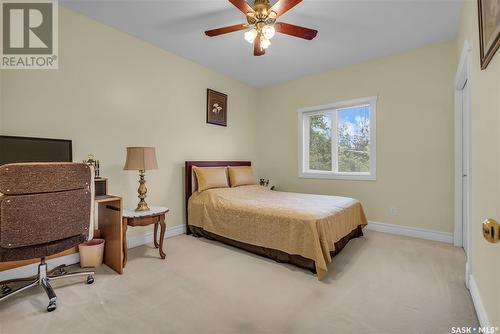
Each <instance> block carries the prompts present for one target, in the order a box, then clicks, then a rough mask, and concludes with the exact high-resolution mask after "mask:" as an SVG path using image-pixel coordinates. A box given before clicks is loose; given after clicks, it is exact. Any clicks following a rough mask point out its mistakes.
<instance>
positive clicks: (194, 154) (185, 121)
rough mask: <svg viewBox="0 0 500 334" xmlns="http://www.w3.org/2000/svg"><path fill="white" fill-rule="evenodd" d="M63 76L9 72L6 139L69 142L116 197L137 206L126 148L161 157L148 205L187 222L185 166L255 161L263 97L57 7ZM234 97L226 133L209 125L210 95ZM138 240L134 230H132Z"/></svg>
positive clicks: (173, 221)
mask: <svg viewBox="0 0 500 334" xmlns="http://www.w3.org/2000/svg"><path fill="white" fill-rule="evenodd" d="M59 24H60V29H59V31H60V36H59V38H60V39H59V41H60V42H59V46H60V63H59V70H48V71H42V70H37V71H3V73H2V74H3V77H2V81H3V86H2V90H1V93H2V94H1V98H2V99H3V100H4V103H3V105H4V108H5V110H4V111H5V114H4V127H3V132H4V133H6V134H12V135H27V136H39V137H56V138H69V139H72V140H73V149H74V159H75V160H76V161H79V160H82V159H84V158H86V156H87V154H89V153H93V154H95V155H96V157H97V158H98V159H100V161H101V169H102V173H101V174H102V175H103V176H107V177H109V178H110V192H111V193H112V194H117V195H121V196H123V197H124V203H125V204H126V206H127V207H133V206H134V205H135V204H137V201H138V199H137V197H136V196H137V195H136V194H137V187H138V183H137V178H138V176H137V175H138V173H136V172H131V171H123V170H122V168H123V164H124V162H125V147H126V146H142V145H151V146H155V147H156V148H157V157H158V164H159V168H160V169H159V170H153V171H149V172H147V174H146V179H147V186H148V198H147V201H148V202H149V203H150V204H154V205H164V206H168V207H170V208H171V213H170V214H169V218H168V225H169V226H173V225H178V224H181V223H182V222H183V215H184V211H183V188H182V187H183V178H182V175H183V170H182V168H183V163H184V161H185V160H189V159H250V160H254V159H255V155H256V146H255V143H256V139H255V136H256V128H255V125H256V118H255V116H254V111H253V108H252V106H253V102H254V101H255V97H256V93H257V92H256V90H255V89H254V88H251V87H249V86H247V85H244V84H242V83H240V82H238V81H235V80H232V79H230V78H228V77H226V76H224V75H221V74H218V73H216V72H214V71H212V70H209V69H207V68H205V67H202V66H199V65H197V64H194V63H192V62H190V61H188V60H185V59H182V58H180V57H177V56H175V55H173V54H171V53H168V52H166V51H163V50H161V49H159V48H156V47H154V46H152V45H150V44H148V43H145V42H143V41H141V40H139V39H136V38H134V37H131V36H129V35H127V34H124V33H122V32H119V31H117V30H114V29H112V28H109V27H107V26H104V25H102V24H99V23H97V22H95V21H93V20H91V19H89V18H86V17H84V16H81V15H79V14H77V13H75V12H73V11H70V10H67V9H65V8H63V7H60V23H59ZM207 88H212V89H215V90H218V91H222V92H225V93H227V94H228V96H229V100H228V104H229V116H228V124H229V126H228V127H227V128H225V127H220V126H214V125H209V124H206V123H205V110H206V109H205V108H206V89H207ZM130 232H131V233H138V231H137V229H130Z"/></svg>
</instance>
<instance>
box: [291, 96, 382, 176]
mask: <svg viewBox="0 0 500 334" xmlns="http://www.w3.org/2000/svg"><path fill="white" fill-rule="evenodd" d="M361 105H369V106H370V171H369V172H359V173H356V172H353V173H345V172H338V171H335V170H334V171H318V170H310V169H309V117H310V116H313V115H320V114H325V113H330V115H331V120H332V169H335V168H338V163H337V159H338V156H337V152H338V150H337V133H336V132H337V110H338V109H344V108H349V107H355V106H361ZM376 106H377V97H376V96H370V97H363V98H358V99H353V100H348V101H341V102H335V103H331V104H326V105H322V106H315V107H308V108H301V109H299V110H297V114H298V130H299V145H298V158H299V159H298V160H299V161H298V162H299V177H301V178H312V179H339V180H372V181H374V180H376V177H377V142H376V137H377V136H376Z"/></svg>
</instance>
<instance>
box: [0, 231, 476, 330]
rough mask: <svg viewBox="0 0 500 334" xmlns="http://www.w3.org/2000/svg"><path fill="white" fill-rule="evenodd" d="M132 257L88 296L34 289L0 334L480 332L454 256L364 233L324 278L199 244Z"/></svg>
mask: <svg viewBox="0 0 500 334" xmlns="http://www.w3.org/2000/svg"><path fill="white" fill-rule="evenodd" d="M166 253H167V260H166V261H161V260H159V259H158V258H157V250H156V249H154V248H152V247H150V246H147V247H146V246H143V247H138V248H135V249H133V250H131V251H130V253H129V254H130V257H129V258H130V260H129V263H128V264H127V268H126V270H125V274H124V275H122V276H119V275H116V274H114V273H113V272H112V271H111V270H109V269H108V268H107V267H102V268H101V269H100V270H99V275H97V276H96V281H95V284H94V285H91V286H87V285H85V284H83V283H80V282H78V281H71V282H68V281H66V282H64V283H63V285H61V284H60V283H59V284H58V285H57V286H56V288H57V289H56V293H57V295H58V298H59V301H58V309H57V310H56V311H55V312H53V313H46V312H45V307H46V303H47V299H46V296H45V294H44V293H43V292H42V290H41V289H40V290H39V291H38V290H37V289H35V290H31V291H30V292H29V293H26V294H23V295H19V296H17V297H13V298H12V299H9V300H7V301H5V302H3V303H0V333H2V334H4V333H9V334H10V333H148V334H149V333H328V334H331V333H342V334H346V333H426V334H432V333H450V329H451V327H452V326H474V325H477V319H476V315H475V312H474V309H473V306H472V301H471V299H470V296H469V293H468V292H467V290H466V289H465V286H464V264H465V257H464V254H463V251H461V250H460V249H458V248H454V247H452V246H450V245H446V244H442V243H437V242H431V241H424V240H418V239H412V238H406V237H399V236H393V235H388V234H383V233H377V232H371V231H366V236H365V237H363V238H359V239H355V240H352V241H351V242H350V243H349V244H348V245H347V247H346V248H345V249H344V250H343V251H342V252H341V253H340V254H339V255H338V256H337V257H336V258H335V259H334V261H333V263H332V264H330V271H329V274H328V276H327V278H326V279H325V280H324V281H322V282H318V281H317V280H316V277H315V276H313V275H312V274H311V273H309V272H307V271H305V270H301V269H298V268H296V267H293V266H289V265H284V264H278V263H276V262H273V261H271V260H267V259H264V258H261V257H257V256H253V255H251V254H249V253H246V252H243V251H239V250H236V249H234V248H231V247H228V246H224V245H222V244H220V243H217V242H211V241H208V240H206V239H196V238H193V237H190V236H185V235H184V236H179V237H175V238H172V239H168V240H167V242H166Z"/></svg>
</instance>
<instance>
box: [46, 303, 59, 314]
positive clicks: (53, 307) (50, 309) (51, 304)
mask: <svg viewBox="0 0 500 334" xmlns="http://www.w3.org/2000/svg"><path fill="white" fill-rule="evenodd" d="M56 308H57V304H56V302H50V303H49V306H47V312H52V311H55V310H56Z"/></svg>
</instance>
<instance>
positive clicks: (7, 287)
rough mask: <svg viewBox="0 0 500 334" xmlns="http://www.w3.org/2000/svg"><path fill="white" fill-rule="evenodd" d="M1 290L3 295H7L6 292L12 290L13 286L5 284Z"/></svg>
mask: <svg viewBox="0 0 500 334" xmlns="http://www.w3.org/2000/svg"><path fill="white" fill-rule="evenodd" d="M1 291H2V294H3V295H6V294H8V293H9V292H11V291H12V288H11V287H10V286H8V285H4V286H2V290H1Z"/></svg>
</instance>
